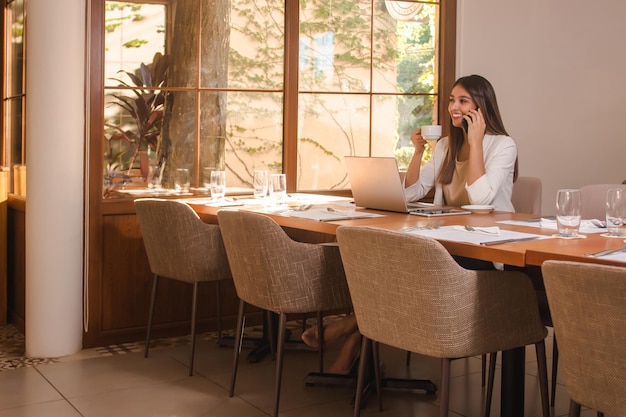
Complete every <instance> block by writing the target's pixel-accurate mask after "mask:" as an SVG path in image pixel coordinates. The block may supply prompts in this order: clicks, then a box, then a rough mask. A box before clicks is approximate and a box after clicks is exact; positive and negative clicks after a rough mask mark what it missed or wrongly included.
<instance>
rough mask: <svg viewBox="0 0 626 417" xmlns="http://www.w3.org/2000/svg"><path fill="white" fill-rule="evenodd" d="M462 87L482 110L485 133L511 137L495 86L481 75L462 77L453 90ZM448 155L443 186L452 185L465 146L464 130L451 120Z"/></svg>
mask: <svg viewBox="0 0 626 417" xmlns="http://www.w3.org/2000/svg"><path fill="white" fill-rule="evenodd" d="M457 85H460V86H461V87H463V88H464V89H465V90H467V92H468V93H469V95H470V97H471V98H472V100H474V103H476V106H478V107H479V108H480V110H481V111H482V113H483V116H484V118H485V123H486V125H487V127H486V128H485V133H488V134H490V135H506V136H509V134H508V133H507V131H506V129H505V128H504V123H502V117H501V116H500V109H499V108H498V101H497V100H496V92H495V90H494V89H493V86H492V85H491V83H490V82H489V81H487V79H486V78H484V77H482V76H480V75H468V76H466V77H461V78H459V79H458V80H456V81H455V83H454V85H453V86H452V88H454V87H456V86H457ZM448 144H449V147H448V154H447V155H446V157H445V158H444V161H443V165H442V167H441V171H439V176H438V177H437V181H439V182H440V183H441V184H450V182H452V175H453V174H454V166H455V162H456V158H457V155H458V154H459V151H460V150H461V146H462V145H463V129H461V128H459V127H456V126H454V125H453V124H452V120H450V136H449V138H448ZM516 179H517V158H516V159H515V170H514V173H513V181H515V180H516Z"/></svg>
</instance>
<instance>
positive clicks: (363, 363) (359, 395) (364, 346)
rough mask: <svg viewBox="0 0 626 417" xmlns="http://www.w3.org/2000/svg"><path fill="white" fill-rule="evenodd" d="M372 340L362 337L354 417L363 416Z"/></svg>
mask: <svg viewBox="0 0 626 417" xmlns="http://www.w3.org/2000/svg"><path fill="white" fill-rule="evenodd" d="M369 346H370V340H369V339H368V338H367V337H365V336H361V360H360V361H359V374H358V377H357V380H356V395H355V397H354V417H359V416H360V415H361V401H362V400H363V388H365V374H366V372H367V355H368V353H369Z"/></svg>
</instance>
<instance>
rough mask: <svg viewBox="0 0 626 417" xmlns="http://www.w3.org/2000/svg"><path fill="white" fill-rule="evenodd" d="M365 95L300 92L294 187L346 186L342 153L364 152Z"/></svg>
mask: <svg viewBox="0 0 626 417" xmlns="http://www.w3.org/2000/svg"><path fill="white" fill-rule="evenodd" d="M369 119H370V106H369V96H366V95H348V94H300V97H299V114H298V126H299V132H298V190H337V189H345V188H348V178H347V174H346V169H345V165H344V161H343V157H344V156H346V155H368V154H369V147H370V141H369V138H370V131H369Z"/></svg>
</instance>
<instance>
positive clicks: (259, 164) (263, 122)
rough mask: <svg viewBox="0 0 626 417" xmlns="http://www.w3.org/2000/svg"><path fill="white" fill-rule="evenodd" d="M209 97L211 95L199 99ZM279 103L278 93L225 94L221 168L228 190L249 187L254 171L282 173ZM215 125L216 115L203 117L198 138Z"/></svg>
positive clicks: (281, 129)
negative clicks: (224, 174) (223, 162)
mask: <svg viewBox="0 0 626 417" xmlns="http://www.w3.org/2000/svg"><path fill="white" fill-rule="evenodd" d="M212 97H215V94H206V95H203V96H202V98H203V100H204V99H213V100H214V98H212ZM282 104H283V95H282V93H262V92H259V93H235V92H229V93H228V97H227V108H228V110H227V112H226V119H225V132H226V135H225V149H226V155H225V156H226V158H225V159H226V161H225V169H226V182H227V185H228V186H229V187H246V188H250V187H252V174H253V172H254V170H255V169H264V170H269V171H271V172H275V173H280V172H282V169H283V166H282V161H283V153H282V150H283V109H282ZM218 123H220V119H219V118H217V116H213V117H207V116H203V120H202V128H201V137H203V138H204V136H205V134H204V132H205V131H208V130H210V129H209V126H215V125H216V124H218Z"/></svg>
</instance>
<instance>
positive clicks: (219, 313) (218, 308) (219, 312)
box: [215, 281, 222, 345]
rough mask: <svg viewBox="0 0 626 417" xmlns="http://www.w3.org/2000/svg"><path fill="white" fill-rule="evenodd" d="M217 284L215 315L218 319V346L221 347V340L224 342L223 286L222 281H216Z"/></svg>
mask: <svg viewBox="0 0 626 417" xmlns="http://www.w3.org/2000/svg"><path fill="white" fill-rule="evenodd" d="M215 283H216V287H217V289H216V292H217V294H216V297H215V304H216V309H215V310H216V311H215V313H216V314H217V316H216V319H217V344H218V345H219V344H220V342H221V340H222V303H221V291H220V288H221V285H220V281H215Z"/></svg>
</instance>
